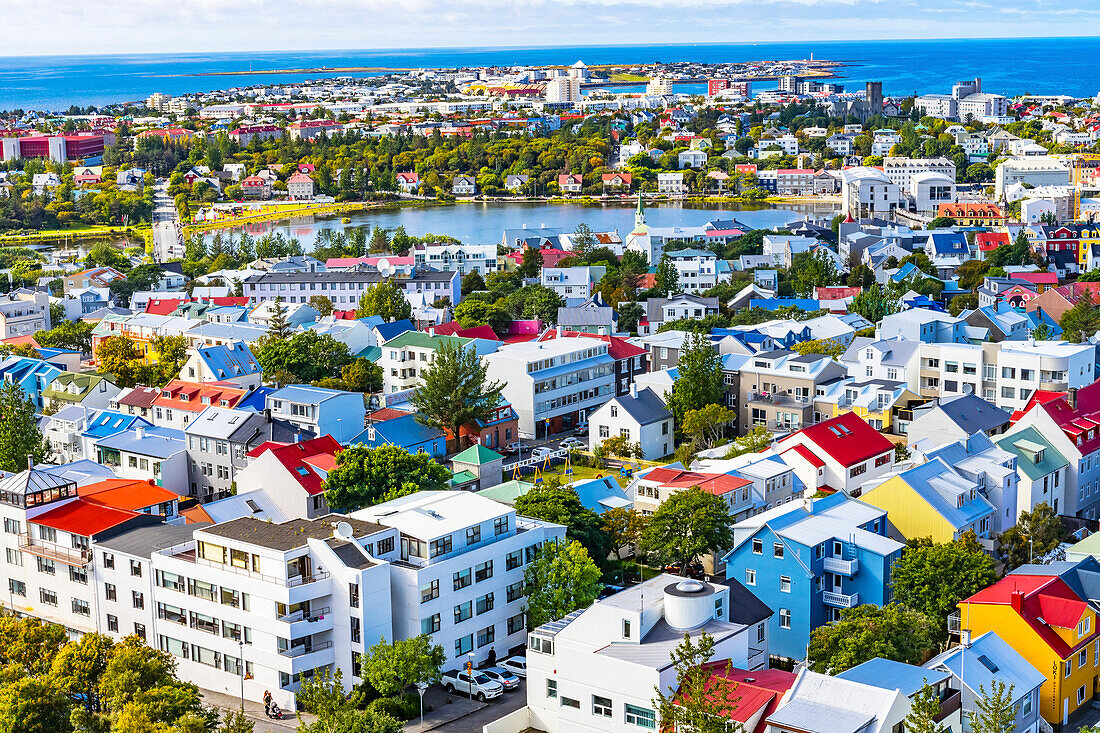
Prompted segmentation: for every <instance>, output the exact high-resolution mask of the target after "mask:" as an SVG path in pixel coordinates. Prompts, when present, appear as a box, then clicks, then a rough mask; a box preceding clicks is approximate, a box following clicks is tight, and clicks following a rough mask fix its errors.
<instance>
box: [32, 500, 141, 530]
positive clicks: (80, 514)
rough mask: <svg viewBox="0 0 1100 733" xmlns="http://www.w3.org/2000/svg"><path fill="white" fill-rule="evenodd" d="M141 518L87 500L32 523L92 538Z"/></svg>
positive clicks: (122, 510)
mask: <svg viewBox="0 0 1100 733" xmlns="http://www.w3.org/2000/svg"><path fill="white" fill-rule="evenodd" d="M140 516H142V515H141V514H138V513H137V512H132V511H129V510H126V509H115V508H114V507H109V506H100V505H98V504H93V503H92V502H90V501H87V500H85V499H74V500H72V501H70V502H68V503H66V504H62V505H61V506H59V507H57V508H56V509H51V510H49V511H48V512H44V513H42V514H39V515H38V516H36V517H34V518H33V519H31V520H30V521H31V522H33V523H34V524H40V525H42V526H43V527H53V528H54V529H59V530H61V531H62V532H68V533H69V534H75V535H80V536H81V537H92V536H95V535H97V534H99V533H100V532H105V531H107V530H108V529H111V528H112V527H117V526H119V525H120V524H125V523H126V522H129V521H130V520H131V519H133V518H134V517H140Z"/></svg>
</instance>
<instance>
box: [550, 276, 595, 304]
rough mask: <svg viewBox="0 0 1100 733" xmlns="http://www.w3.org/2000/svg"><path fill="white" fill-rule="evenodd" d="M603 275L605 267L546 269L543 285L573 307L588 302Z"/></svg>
mask: <svg viewBox="0 0 1100 733" xmlns="http://www.w3.org/2000/svg"><path fill="white" fill-rule="evenodd" d="M603 275H604V268H603V267H544V268H542V274H541V284H542V286H543V287H544V288H549V289H550V290H553V291H554V292H555V293H557V294H558V295H559V296H560V297H561V298H562V299H563V300H564V301H565V304H566V306H573V305H578V304H580V303H583V302H584V301H586V300H588V298H589V297H590V296H591V295H592V291H593V289H594V286H595V284H596V283H597V282H599V280H600V279H601V278H602V277H603Z"/></svg>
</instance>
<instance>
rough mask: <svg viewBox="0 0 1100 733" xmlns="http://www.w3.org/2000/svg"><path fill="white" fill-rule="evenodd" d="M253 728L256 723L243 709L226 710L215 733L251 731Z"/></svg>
mask: <svg viewBox="0 0 1100 733" xmlns="http://www.w3.org/2000/svg"><path fill="white" fill-rule="evenodd" d="M255 730H256V724H255V723H253V722H252V719H251V718H249V717H248V716H247V715H245V714H244V711H243V710H226V711H225V717H224V718H223V719H222V724H221V725H220V726H219V727H218V730H217V733H253V731H255Z"/></svg>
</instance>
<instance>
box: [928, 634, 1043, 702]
mask: <svg viewBox="0 0 1100 733" xmlns="http://www.w3.org/2000/svg"><path fill="white" fill-rule="evenodd" d="M927 666H929V667H939V668H943V669H947V670H949V671H950V672H951V673H952V674H953V675H955V676H956V677H958V678H959V679H960V680H962V683H963V684H964V685H966V686H967V687H968V688H969V689H970V690H971V691H972V692H974V693H975V694H981V693H980V690H982V689H985V690H991V689H992V688H993V683H994V682H1003V683H1004V685H1005V689H1008V688H1009V687H1014V688H1015V689H1014V690H1013V691H1012V694H1013V696H1014V697H1015V699H1016V701H1018V700H1020V699H1021V698H1022V697H1024V696H1025V695H1030V694H1031V692H1032V690H1034V689H1035V688H1037V687H1040V686H1041V685H1042V684H1043V683H1044V682H1046V677H1045V676H1044V675H1043V674H1042V673H1041V672H1039V671H1038V670H1037V669H1035V667H1033V666H1032V665H1031V663H1030V662H1028V661H1027V660H1026V659H1024V658H1023V657H1022V656H1020V653H1019V652H1017V651H1016V650H1015V649H1013V648H1012V647H1011V646H1009V645H1008V644H1007V643H1006V642H1005V640H1004V639H1002V638H1001V637H999V636H997V634H996V633H994V632H992V631H987V632H986V633H984V634H982V635H981V636H979V637H978V638H976V639H974V640H973V641H971V642H970V646H969V647H965V648H964V647H961V646H956V647H953V648H951V649H949V650H947V651H946V652H944V653H943V654H940V655H939V656H937V657H933V658H932V659H931V660H929V661H928V664H927ZM994 670H996V671H994Z"/></svg>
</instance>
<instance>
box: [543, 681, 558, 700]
mask: <svg viewBox="0 0 1100 733" xmlns="http://www.w3.org/2000/svg"><path fill="white" fill-rule="evenodd" d="M546 696H547V697H557V696H558V681H557V680H551V679H548V680H546Z"/></svg>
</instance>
